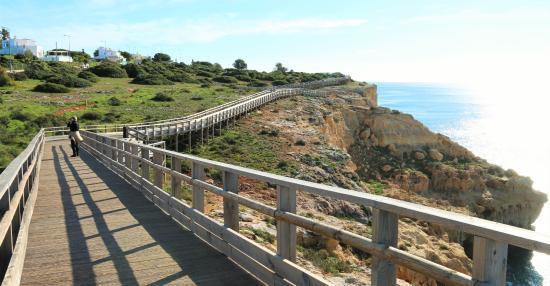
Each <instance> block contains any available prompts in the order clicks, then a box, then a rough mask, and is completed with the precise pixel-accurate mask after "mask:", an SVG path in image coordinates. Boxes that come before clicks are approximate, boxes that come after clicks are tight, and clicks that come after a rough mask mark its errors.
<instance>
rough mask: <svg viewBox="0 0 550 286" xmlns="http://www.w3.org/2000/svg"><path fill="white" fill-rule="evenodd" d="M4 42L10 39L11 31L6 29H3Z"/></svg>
mask: <svg viewBox="0 0 550 286" xmlns="http://www.w3.org/2000/svg"><path fill="white" fill-rule="evenodd" d="M1 33H2V40H7V39H9V37H10V31H8V29H6V28H5V27H2V32H1Z"/></svg>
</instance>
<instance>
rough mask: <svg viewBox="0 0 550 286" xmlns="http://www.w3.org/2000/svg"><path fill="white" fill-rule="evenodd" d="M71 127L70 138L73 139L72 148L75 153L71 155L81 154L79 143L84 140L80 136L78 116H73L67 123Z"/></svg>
mask: <svg viewBox="0 0 550 286" xmlns="http://www.w3.org/2000/svg"><path fill="white" fill-rule="evenodd" d="M67 127H69V139H70V140H71V149H73V155H71V157H76V156H79V153H78V151H79V150H78V144H79V143H80V142H82V140H83V139H82V136H80V132H79V129H80V127H79V126H78V121H77V118H76V116H73V117H71V120H69V122H68V123H67Z"/></svg>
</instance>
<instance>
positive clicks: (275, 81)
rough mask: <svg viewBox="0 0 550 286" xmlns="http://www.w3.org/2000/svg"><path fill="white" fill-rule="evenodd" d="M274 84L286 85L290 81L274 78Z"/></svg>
mask: <svg viewBox="0 0 550 286" xmlns="http://www.w3.org/2000/svg"><path fill="white" fill-rule="evenodd" d="M272 84H273V85H275V86H278V85H285V84H288V81H286V80H281V79H278V80H274V81H273V82H272Z"/></svg>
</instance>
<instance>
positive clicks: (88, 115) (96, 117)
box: [80, 111, 101, 120]
mask: <svg viewBox="0 0 550 286" xmlns="http://www.w3.org/2000/svg"><path fill="white" fill-rule="evenodd" d="M80 118H82V119H84V120H99V119H100V118H101V114H99V113H98V112H95V111H90V112H86V113H84V114H82V116H80Z"/></svg>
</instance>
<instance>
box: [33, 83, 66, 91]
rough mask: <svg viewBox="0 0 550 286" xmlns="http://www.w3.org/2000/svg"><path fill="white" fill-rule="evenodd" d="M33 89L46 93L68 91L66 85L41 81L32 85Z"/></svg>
mask: <svg viewBox="0 0 550 286" xmlns="http://www.w3.org/2000/svg"><path fill="white" fill-rule="evenodd" d="M33 90H34V91H37V92H47V93H67V92H69V91H70V89H68V88H67V87H65V86H63V85H61V84H57V83H51V82H47V83H41V84H39V85H37V86H35V87H34V89H33Z"/></svg>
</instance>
